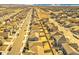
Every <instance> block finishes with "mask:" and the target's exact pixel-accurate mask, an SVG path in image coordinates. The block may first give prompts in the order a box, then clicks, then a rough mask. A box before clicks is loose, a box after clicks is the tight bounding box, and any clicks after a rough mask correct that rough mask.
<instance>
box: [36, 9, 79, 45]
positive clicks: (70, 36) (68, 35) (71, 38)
mask: <svg viewBox="0 0 79 59" xmlns="http://www.w3.org/2000/svg"><path fill="white" fill-rule="evenodd" d="M36 10H37V12H38V16H39V18H40V19H41V18H45V17H41V16H42V15H41V14H42V13H43V15H44V14H45V15H47V13H46V12H45V11H44V10H42V9H40V8H39V9H38V8H37V9H36ZM40 12H41V13H40ZM48 18H49V21H50V22H52V23H53V24H54V25H55V26H57V27H58V30H59V31H62V32H63V34H64V36H65V37H66V38H67V39H68V41H69V43H77V44H78V46H79V40H78V39H77V38H75V37H74V36H73V33H72V32H71V31H70V30H69V29H66V28H65V27H64V26H61V25H60V24H59V23H58V22H56V21H55V20H54V19H51V18H50V17H49V16H48Z"/></svg>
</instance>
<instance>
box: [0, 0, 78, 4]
mask: <svg viewBox="0 0 79 59" xmlns="http://www.w3.org/2000/svg"><path fill="white" fill-rule="evenodd" d="M3 3H4V4H44V3H45V4H49V3H50V4H61V3H62V4H66V3H68V4H71V3H72V4H73V3H77V4H79V1H78V0H0V4H3Z"/></svg>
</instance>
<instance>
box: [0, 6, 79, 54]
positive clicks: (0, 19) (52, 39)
mask: <svg viewBox="0 0 79 59" xmlns="http://www.w3.org/2000/svg"><path fill="white" fill-rule="evenodd" d="M0 55H79V6H35V5H0Z"/></svg>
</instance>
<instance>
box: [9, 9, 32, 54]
mask: <svg viewBox="0 0 79 59" xmlns="http://www.w3.org/2000/svg"><path fill="white" fill-rule="evenodd" d="M31 15H32V10H30V11H29V12H28V15H27V16H26V18H25V22H24V24H23V25H22V28H21V30H20V32H19V36H18V37H17V39H15V42H14V43H13V46H12V48H11V50H10V52H9V53H8V55H19V54H20V49H21V47H22V46H23V40H24V38H25V37H24V35H25V34H26V32H25V30H26V29H27V26H26V25H28V23H26V22H28V21H29V20H31ZM27 20H28V21H27Z"/></svg>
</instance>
